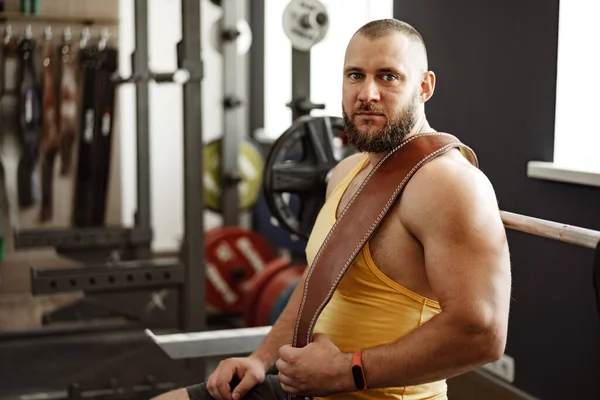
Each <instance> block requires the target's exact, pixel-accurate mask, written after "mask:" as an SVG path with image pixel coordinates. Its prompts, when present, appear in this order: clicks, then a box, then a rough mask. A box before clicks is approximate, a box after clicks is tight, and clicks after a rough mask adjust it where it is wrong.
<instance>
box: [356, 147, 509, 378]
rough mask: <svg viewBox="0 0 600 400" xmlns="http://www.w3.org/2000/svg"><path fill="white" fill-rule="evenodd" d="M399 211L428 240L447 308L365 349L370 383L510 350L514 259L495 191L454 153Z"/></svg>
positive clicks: (441, 372) (411, 191)
mask: <svg viewBox="0 0 600 400" xmlns="http://www.w3.org/2000/svg"><path fill="white" fill-rule="evenodd" d="M400 204H401V212H400V218H401V219H402V223H403V224H404V226H405V227H406V228H407V229H408V230H409V231H410V232H411V233H412V234H413V235H414V236H415V237H416V238H417V239H418V240H419V241H420V243H421V244H422V245H423V252H424V261H425V268H426V272H427V276H428V279H429V282H430V285H431V287H432V289H433V291H434V293H435V294H436V297H437V299H438V301H439V302H440V305H441V308H442V312H441V313H440V314H438V315H437V316H435V317H433V318H432V319H430V320H429V321H428V322H426V323H425V324H423V325H422V326H420V327H419V328H417V329H415V330H414V331H413V332H411V333H410V334H409V335H407V336H405V337H403V338H401V339H399V340H398V341H396V342H394V343H391V344H388V345H385V346H381V347H377V348H372V349H368V350H366V351H365V352H364V354H363V365H364V368H365V373H366V378H367V382H368V384H369V386H370V387H389V386H403V385H415V384H422V383H427V382H431V381H436V380H441V379H447V378H450V377H452V376H456V375H459V374H461V373H464V372H466V371H468V370H471V369H473V368H474V367H477V366H479V365H482V364H485V363H488V362H491V361H494V360H496V359H498V358H499V357H500V356H501V355H502V354H503V352H504V348H505V343H506V334H507V326H508V312H509V301H510V288H511V276H510V260H509V252H508V246H507V242H506V235H505V230H504V227H503V225H502V222H501V219H500V215H499V211H498V206H497V201H496V198H495V194H494V191H493V189H492V187H491V185H490V183H489V181H488V180H487V179H486V178H485V176H484V175H483V174H482V173H481V172H479V171H477V170H475V169H473V168H471V167H467V166H466V165H464V164H463V163H461V162H459V161H457V160H456V159H455V158H453V157H452V156H448V157H443V158H441V159H438V160H434V161H432V162H430V163H429V164H428V165H426V166H424V167H423V168H422V170H420V171H419V172H418V173H417V174H416V175H415V177H414V178H413V180H411V182H410V183H409V185H408V186H407V188H406V192H405V194H403V196H402V198H401V203H400Z"/></svg>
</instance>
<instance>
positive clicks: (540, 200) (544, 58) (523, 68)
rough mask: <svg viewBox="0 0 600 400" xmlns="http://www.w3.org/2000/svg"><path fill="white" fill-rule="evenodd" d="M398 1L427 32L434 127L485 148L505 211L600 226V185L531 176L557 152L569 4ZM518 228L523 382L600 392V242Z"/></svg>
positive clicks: (486, 167) (515, 331)
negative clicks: (597, 297) (574, 242)
mask: <svg viewBox="0 0 600 400" xmlns="http://www.w3.org/2000/svg"><path fill="white" fill-rule="evenodd" d="M394 6H395V12H394V13H395V17H396V18H398V19H401V20H404V21H406V22H409V23H411V24H413V25H414V26H415V27H416V28H417V29H418V30H419V31H420V32H421V33H422V34H423V36H424V38H425V41H426V44H427V47H428V51H429V60H430V69H432V70H433V71H435V72H436V75H437V78H438V81H437V88H436V92H435V94H434V96H433V98H432V99H431V101H430V103H428V106H427V115H428V118H429V120H430V122H431V123H432V126H433V127H434V128H435V129H437V130H440V131H446V132H450V133H453V134H455V135H457V136H458V137H459V138H460V139H461V140H462V141H464V142H465V143H467V144H468V145H470V146H471V147H472V148H473V149H474V150H475V152H476V153H477V155H478V157H479V158H480V163H481V168H482V170H483V171H484V172H485V173H486V174H487V176H488V177H489V178H490V180H491V181H492V183H493V184H494V186H495V188H496V191H497V195H498V199H499V202H500V206H501V208H502V209H504V210H508V211H513V212H518V213H523V214H527V215H532V216H537V217H541V218H545V219H550V220H555V221H560V222H565V223H570V224H575V225H580V226H584V227H588V228H593V229H598V230H600V188H591V187H585V186H578V185H569V184H562V183H556V182H549V181H541V180H536V179H531V178H527V176H526V174H527V162H528V161H530V160H545V161H551V160H552V154H553V145H554V107H555V95H556V57H557V35H558V11H559V1H558V0H505V1H501V2H500V1H497V2H481V1H475V0H461V1H460V2H451V1H446V0H428V1H414V0H396V1H395V3H394ZM583 39H584V40H585V38H583ZM588 40H589V38H588ZM573 100H574V101H577V99H573ZM582 145H585V143H582ZM508 234H509V241H510V249H511V254H512V256H511V257H512V264H513V296H512V298H513V301H512V310H511V318H510V328H509V341H508V346H507V350H506V353H507V354H509V355H511V356H513V357H514V358H515V365H516V381H515V385H516V386H518V387H519V388H521V389H523V390H525V391H527V392H529V393H531V394H532V395H534V396H537V397H539V398H541V399H576V398H586V399H592V398H593V399H600V323H599V318H598V315H597V313H596V309H595V305H594V292H593V288H592V281H591V279H592V278H591V277H592V262H593V251H591V250H587V249H583V248H578V247H575V246H571V245H567V244H563V243H558V242H554V241H550V240H547V239H543V238H539V237H534V236H530V235H526V234H522V233H518V232H513V231H509V233H508Z"/></svg>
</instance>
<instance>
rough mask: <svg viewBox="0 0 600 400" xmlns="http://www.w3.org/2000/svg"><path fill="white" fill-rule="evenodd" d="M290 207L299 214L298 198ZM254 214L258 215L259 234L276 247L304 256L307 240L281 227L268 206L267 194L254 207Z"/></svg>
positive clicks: (292, 200) (257, 227)
mask: <svg viewBox="0 0 600 400" xmlns="http://www.w3.org/2000/svg"><path fill="white" fill-rule="evenodd" d="M289 207H290V209H291V210H292V212H293V213H294V214H298V212H299V207H300V201H299V200H298V198H297V197H294V198H292V199H291V202H290V203H289ZM254 213H255V215H256V219H255V221H256V230H257V231H258V233H260V234H261V235H263V236H264V237H266V238H267V239H268V240H269V242H270V243H272V244H273V245H274V246H278V247H279V248H284V249H287V250H289V251H290V252H292V254H294V255H300V256H302V255H304V252H305V251H306V244H307V240H306V239H305V238H303V237H300V236H298V235H296V234H295V233H292V232H290V231H289V230H287V229H285V228H283V227H282V226H280V223H279V221H278V220H277V218H275V216H273V213H272V212H271V209H270V208H269V205H268V204H267V199H266V198H265V194H264V193H262V192H261V194H260V195H259V197H258V202H257V203H256V206H255V207H254Z"/></svg>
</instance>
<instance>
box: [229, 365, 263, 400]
mask: <svg viewBox="0 0 600 400" xmlns="http://www.w3.org/2000/svg"><path fill="white" fill-rule="evenodd" d="M258 383H259V379H258V378H257V377H256V376H255V375H254V374H252V373H251V372H248V373H246V375H244V377H243V378H242V380H241V381H240V383H239V384H238V385H237V386H236V387H235V389H233V393H232V398H233V400H239V399H241V398H242V397H244V396H245V395H246V393H248V392H249V391H250V390H251V389H252V388H253V387H254V386H256V384H258Z"/></svg>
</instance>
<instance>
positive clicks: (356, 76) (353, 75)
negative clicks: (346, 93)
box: [348, 72, 361, 80]
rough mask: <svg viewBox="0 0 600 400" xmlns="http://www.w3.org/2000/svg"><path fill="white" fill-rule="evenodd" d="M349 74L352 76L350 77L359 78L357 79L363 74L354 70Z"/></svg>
mask: <svg viewBox="0 0 600 400" xmlns="http://www.w3.org/2000/svg"><path fill="white" fill-rule="evenodd" d="M348 76H349V77H350V79H354V80H357V79H360V76H361V75H360V74H359V73H358V72H352V73H350V74H349V75H348Z"/></svg>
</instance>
